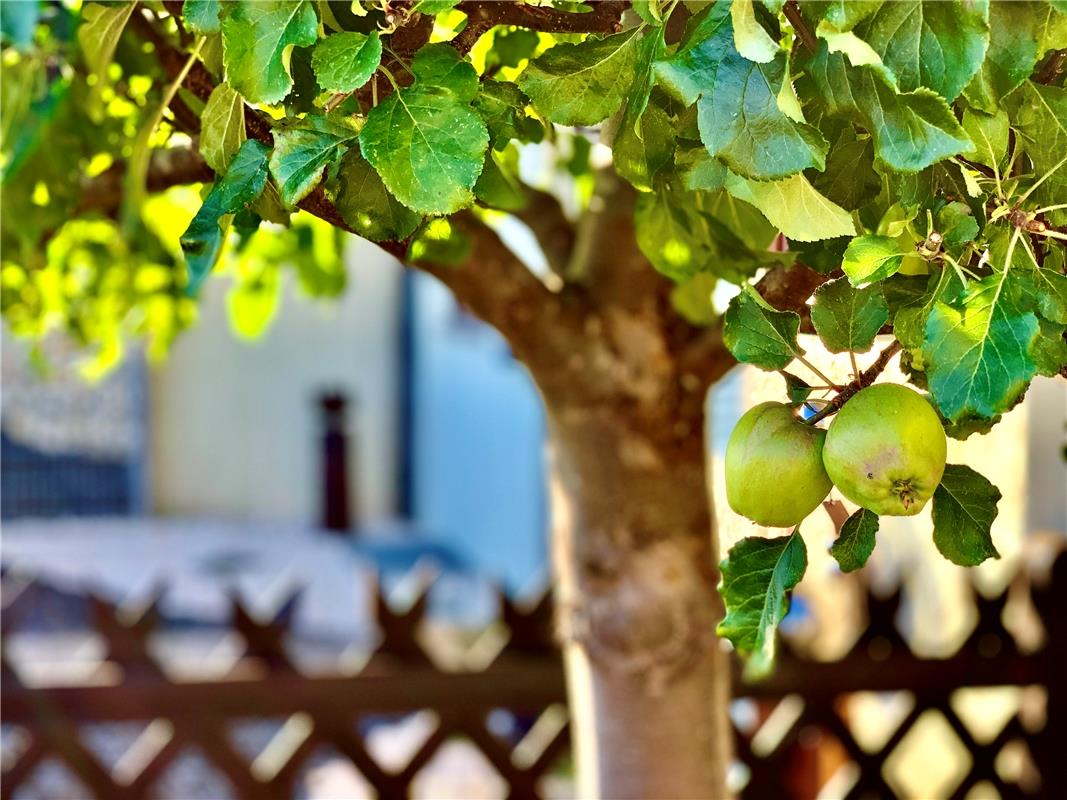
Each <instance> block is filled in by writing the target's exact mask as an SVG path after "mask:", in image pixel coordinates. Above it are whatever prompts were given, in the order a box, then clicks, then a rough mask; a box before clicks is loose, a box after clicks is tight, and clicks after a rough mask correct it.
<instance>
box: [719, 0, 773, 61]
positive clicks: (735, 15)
mask: <svg viewBox="0 0 1067 800" xmlns="http://www.w3.org/2000/svg"><path fill="white" fill-rule="evenodd" d="M730 20H731V22H732V23H733V28H734V46H735V47H736V48H737V52H738V53H740V54H741V55H742V56H744V57H745V58H747V59H748V60H749V61H755V62H757V63H759V64H766V63H768V62H771V61H774V58H775V56H776V55H778V53H779V51H780V50H781V48H780V47H779V46H778V42H776V41H775V40H774V39H772V38H771V36H770V34H768V33H767V31H765V30H764V29H763V26H762V25H760V24H759V22H757V21H756V10H755V8H753V0H733V2H732V3H730Z"/></svg>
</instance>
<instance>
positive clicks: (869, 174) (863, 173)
mask: <svg viewBox="0 0 1067 800" xmlns="http://www.w3.org/2000/svg"><path fill="white" fill-rule="evenodd" d="M812 185H813V186H814V187H815V189H816V191H818V192H820V193H822V195H823V196H824V197H826V198H827V199H828V200H830V201H832V202H834V203H837V204H838V205H839V206H841V207H843V208H847V209H854V208H859V207H860V206H861V205H863V204H864V203H866V202H868V201H869V200H871V199H873V198H874V197H876V196H877V195H878V192H879V191H880V190H881V188H882V179H881V178H880V177H878V173H876V172H875V171H874V145H873V144H872V143H871V140H870V139H869V138H866V137H865V138H863V139H857V138H855V134H854V133H853V132H852V131H851V130H849V129H846V130H845V131H844V132H843V133H842V135H841V137H840V138H839V139H838V140H837V141H836V142H835V143H834V146H833V147H832V148H830V154H829V155H828V156H827V158H826V170H825V171H824V172H820V173H818V174H817V175H816V176H815V178H814V180H813V181H812Z"/></svg>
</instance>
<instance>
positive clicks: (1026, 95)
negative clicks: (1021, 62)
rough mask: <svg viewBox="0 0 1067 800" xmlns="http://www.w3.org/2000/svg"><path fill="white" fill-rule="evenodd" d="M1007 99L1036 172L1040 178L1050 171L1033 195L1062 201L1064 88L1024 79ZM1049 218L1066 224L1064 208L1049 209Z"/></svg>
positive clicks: (1066, 122) (1066, 133) (1066, 120)
mask: <svg viewBox="0 0 1067 800" xmlns="http://www.w3.org/2000/svg"><path fill="white" fill-rule="evenodd" d="M1009 100H1010V103H1011V106H1012V107H1011V109H1010V114H1011V121H1012V125H1013V127H1014V128H1015V132H1016V133H1017V134H1018V135H1019V137H1020V138H1021V139H1022V141H1023V146H1024V148H1025V149H1026V154H1027V155H1028V156H1030V160H1031V162H1033V167H1034V173H1035V175H1036V176H1037V177H1038V178H1041V177H1043V176H1045V175H1047V174H1049V173H1051V174H1050V175H1049V177H1048V178H1047V179H1046V180H1045V181H1044V182H1043V183H1042V184H1041V185H1040V186H1038V187H1037V189H1036V190H1035V191H1034V193H1033V195H1032V198H1033V199H1034V200H1036V201H1038V202H1039V203H1040V204H1041V205H1056V204H1059V203H1063V202H1064V201H1065V199H1067V164H1064V165H1060V163H1059V162H1060V160H1061V159H1062V158H1063V157H1064V155H1065V154H1067V89H1063V88H1061V87H1059V86H1041V85H1039V84H1036V83H1032V82H1030V81H1027V82H1026V83H1024V84H1023V85H1022V87H1020V88H1019V89H1018V90H1017V91H1016V92H1015V93H1014V94H1012V96H1011V98H1009ZM1057 167H1059V169H1056V168H1057ZM1053 170H1055V172H1053ZM1048 220H1049V221H1050V222H1052V224H1054V225H1063V224H1067V211H1063V210H1059V211H1051V212H1049V214H1048Z"/></svg>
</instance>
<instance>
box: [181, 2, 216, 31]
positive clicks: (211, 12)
mask: <svg viewBox="0 0 1067 800" xmlns="http://www.w3.org/2000/svg"><path fill="white" fill-rule="evenodd" d="M221 10H222V0H185V2H184V3H182V17H183V18H184V19H185V25H186V27H188V28H189V30H191V31H192V32H193V33H198V34H200V35H201V36H206V35H207V34H209V33H218V32H219V30H220V29H221V25H220V23H219V12H220V11H221Z"/></svg>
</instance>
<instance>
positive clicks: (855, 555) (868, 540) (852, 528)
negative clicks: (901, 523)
mask: <svg viewBox="0 0 1067 800" xmlns="http://www.w3.org/2000/svg"><path fill="white" fill-rule="evenodd" d="M877 533H878V515H877V514H875V513H874V512H873V511H868V510H867V509H865V508H861V509H860V510H859V511H857V512H856V513H855V514H853V515H852V516H851V517H849V518H848V519H847V520H845V524H844V525H842V526H841V533H840V534H839V535H838V537H837V540H836V541H835V542H834V543H833V545H831V546H830V555H832V556H833V557H834V560H836V561H837V564H838V566H839V567H841V571H842V572H855V571H856V570H858V569H860V568H861V567H862V566H863V565H864V564H866V563H867V559H868V558H870V557H871V553H873V552H874V543H875V539H876V534H877Z"/></svg>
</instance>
